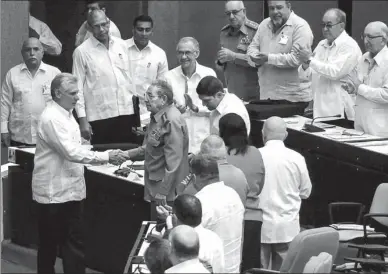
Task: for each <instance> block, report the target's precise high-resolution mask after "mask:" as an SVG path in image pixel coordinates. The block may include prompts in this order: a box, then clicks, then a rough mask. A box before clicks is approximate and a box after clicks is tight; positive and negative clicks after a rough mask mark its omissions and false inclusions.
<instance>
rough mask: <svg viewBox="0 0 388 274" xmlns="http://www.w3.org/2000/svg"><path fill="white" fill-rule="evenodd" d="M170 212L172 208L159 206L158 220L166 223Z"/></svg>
mask: <svg viewBox="0 0 388 274" xmlns="http://www.w3.org/2000/svg"><path fill="white" fill-rule="evenodd" d="M170 212H172V208H171V207H170V206H168V205H164V206H162V205H158V206H157V207H156V213H157V214H158V219H161V220H163V221H165V220H166V219H167V217H168V216H169V215H170Z"/></svg>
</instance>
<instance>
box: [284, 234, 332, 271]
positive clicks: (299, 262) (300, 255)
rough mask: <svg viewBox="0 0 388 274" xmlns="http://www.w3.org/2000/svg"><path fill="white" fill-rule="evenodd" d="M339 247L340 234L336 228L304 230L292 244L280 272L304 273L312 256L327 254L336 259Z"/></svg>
mask: <svg viewBox="0 0 388 274" xmlns="http://www.w3.org/2000/svg"><path fill="white" fill-rule="evenodd" d="M338 246H339V234H338V231H336V230H335V229H334V228H331V227H320V228H314V229H309V230H304V231H302V232H301V233H299V234H298V235H297V236H296V237H295V238H294V240H293V241H292V242H291V244H290V247H289V249H288V253H287V256H286V258H285V259H284V261H283V264H282V266H281V267H280V272H283V273H302V271H303V269H304V267H305V265H306V263H307V262H308V261H309V260H310V258H311V256H318V255H319V254H320V253H321V252H326V253H328V254H330V255H331V256H332V258H335V257H336V255H337V251H338Z"/></svg>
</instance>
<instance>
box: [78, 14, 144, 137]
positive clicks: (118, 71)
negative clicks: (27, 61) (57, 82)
mask: <svg viewBox="0 0 388 274" xmlns="http://www.w3.org/2000/svg"><path fill="white" fill-rule="evenodd" d="M88 24H89V27H90V29H91V30H92V32H93V36H92V37H90V38H89V39H88V40H86V41H85V42H84V43H82V44H81V45H80V46H79V47H77V48H76V49H75V50H74V53H73V74H74V75H75V76H77V78H78V79H79V81H78V88H79V90H80V92H79V97H80V98H79V101H78V103H77V106H76V108H75V109H76V111H77V114H78V117H79V123H80V129H81V134H82V137H84V138H85V139H86V140H89V139H91V143H92V144H109V143H128V142H134V141H135V140H136V136H135V134H134V133H133V132H132V128H133V127H134V126H135V125H136V122H137V120H136V115H134V108H133V102H132V97H133V94H132V82H131V81H132V80H131V78H130V73H129V61H128V53H127V52H128V50H127V46H126V43H125V42H124V41H123V40H121V39H120V38H117V37H114V36H112V35H110V34H109V26H110V21H109V19H108V18H107V17H106V15H105V12H103V11H102V10H93V11H91V12H90V13H89V15H88ZM117 129H120V130H117Z"/></svg>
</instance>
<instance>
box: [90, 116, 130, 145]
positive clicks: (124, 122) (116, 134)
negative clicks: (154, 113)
mask: <svg viewBox="0 0 388 274" xmlns="http://www.w3.org/2000/svg"><path fill="white" fill-rule="evenodd" d="M90 125H91V126H92V130H93V135H92V139H91V144H92V145H94V144H113V143H136V135H135V134H134V133H133V131H132V128H133V127H135V125H136V116H135V115H122V116H117V117H113V118H108V119H103V120H97V121H93V122H90Z"/></svg>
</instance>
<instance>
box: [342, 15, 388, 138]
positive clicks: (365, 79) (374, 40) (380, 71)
mask: <svg viewBox="0 0 388 274" xmlns="http://www.w3.org/2000/svg"><path fill="white" fill-rule="evenodd" d="M362 38H363V40H364V44H365V49H366V51H367V52H366V53H365V54H364V55H363V56H362V58H361V61H360V63H359V64H358V66H357V73H355V75H354V77H352V81H347V82H345V83H344V86H343V87H344V89H345V90H347V91H348V92H349V93H351V94H356V95H357V98H356V118H355V125H354V126H355V129H357V130H360V131H363V132H365V133H368V134H372V135H375V136H379V137H388V48H387V42H388V27H387V25H386V24H385V23H383V22H372V23H369V24H368V25H367V26H366V28H365V30H364V33H363V35H362Z"/></svg>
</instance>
